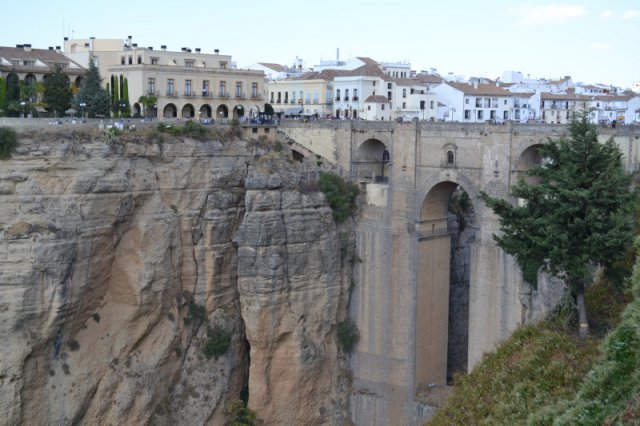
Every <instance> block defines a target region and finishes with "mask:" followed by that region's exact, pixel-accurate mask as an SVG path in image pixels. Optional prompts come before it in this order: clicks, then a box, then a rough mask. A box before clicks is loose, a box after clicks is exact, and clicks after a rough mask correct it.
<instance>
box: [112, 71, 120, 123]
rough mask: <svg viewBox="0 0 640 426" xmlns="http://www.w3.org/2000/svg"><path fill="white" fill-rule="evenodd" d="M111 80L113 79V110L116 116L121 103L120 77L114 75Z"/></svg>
mask: <svg viewBox="0 0 640 426" xmlns="http://www.w3.org/2000/svg"><path fill="white" fill-rule="evenodd" d="M111 81H113V86H111V111H113V114H114V115H115V116H117V115H118V109H119V106H118V104H119V103H120V89H118V77H117V76H114V75H112V76H111Z"/></svg>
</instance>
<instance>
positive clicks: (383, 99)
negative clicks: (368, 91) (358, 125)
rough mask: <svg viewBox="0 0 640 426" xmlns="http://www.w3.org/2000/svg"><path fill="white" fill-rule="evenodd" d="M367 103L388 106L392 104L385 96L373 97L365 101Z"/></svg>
mask: <svg viewBox="0 0 640 426" xmlns="http://www.w3.org/2000/svg"><path fill="white" fill-rule="evenodd" d="M364 102H365V103H370V104H371V103H373V104H388V103H389V102H391V101H390V100H389V99H387V98H386V97H384V96H381V95H371V96H369V97H368V98H367V99H365V100H364Z"/></svg>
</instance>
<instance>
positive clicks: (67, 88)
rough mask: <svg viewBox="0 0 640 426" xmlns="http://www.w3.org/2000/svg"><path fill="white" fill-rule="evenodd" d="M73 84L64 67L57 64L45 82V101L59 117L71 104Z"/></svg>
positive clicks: (54, 114) (55, 115)
mask: <svg viewBox="0 0 640 426" xmlns="http://www.w3.org/2000/svg"><path fill="white" fill-rule="evenodd" d="M71 98H72V94H71V84H70V82H69V77H68V76H66V75H65V74H64V73H63V67H62V66H60V65H56V66H54V68H53V72H52V73H51V74H49V76H48V77H47V79H46V80H45V82H44V102H45V103H46V104H47V106H48V107H49V108H50V109H51V110H52V111H53V116H54V117H58V116H62V114H64V111H66V110H67V108H69V106H71Z"/></svg>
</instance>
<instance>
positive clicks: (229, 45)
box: [0, 0, 640, 87]
mask: <svg viewBox="0 0 640 426" xmlns="http://www.w3.org/2000/svg"><path fill="white" fill-rule="evenodd" d="M129 35H131V36H133V42H134V43H138V44H139V45H140V46H154V47H155V48H156V49H157V48H159V47H160V45H162V44H166V45H167V46H168V49H169V50H180V48H182V47H190V48H192V49H194V48H196V47H200V48H202V50H203V52H206V53H213V50H214V49H220V52H221V53H224V54H230V55H232V59H233V60H234V61H235V62H236V63H237V64H238V66H239V67H243V66H246V65H249V64H251V63H254V62H276V63H280V64H283V65H285V64H293V61H294V59H295V58H296V57H300V58H302V59H303V60H304V63H305V65H306V66H313V65H314V64H318V63H319V62H320V60H327V59H335V58H336V53H337V49H338V48H339V49H340V58H341V59H347V58H349V57H353V56H368V57H371V58H373V59H375V60H377V61H389V62H397V61H407V62H410V63H411V66H412V68H413V69H415V70H418V71H419V70H428V69H431V68H435V69H437V71H438V72H439V73H440V74H441V75H443V74H447V73H450V72H451V73H454V74H460V75H464V76H466V77H469V76H483V77H489V78H496V77H500V76H501V75H502V73H503V71H506V70H514V71H521V72H522V73H523V74H524V75H525V76H526V75H527V74H530V75H531V77H546V78H558V77H562V76H565V75H571V76H572V77H573V79H574V81H582V82H585V83H603V84H614V85H617V86H623V87H631V85H632V84H633V82H635V81H640V51H639V50H640V48H639V44H640V1H638V0H616V1H611V2H603V1H591V0H588V1H586V0H585V1H578V2H571V3H565V2H563V1H551V2H544V1H535V2H534V1H530V2H525V1H521V2H514V1H503V0H484V1H478V0H459V1H456V0H441V1H433V0H429V1H426V0H404V1H388V0H387V1H376V0H366V1H365V0H340V1H338V0H322V1H305V0H298V1H289V0H275V1H265V0H260V1H254V0H238V1H229V0H227V1H224V2H221V1H201V2H194V1H175V0H174V1H165V0H156V1H147V0H129V1H121V0H110V1H100V2H97V1H95V2H94V1H85V2H83V1H73V2H53V1H51V0H23V1H19V2H10V3H8V4H4V5H3V6H2V26H1V27H0V45H2V46H15V45H16V44H23V43H30V44H32V46H33V47H34V48H45V49H46V48H47V47H48V46H56V45H62V44H63V37H65V36H68V37H70V38H71V37H75V38H89V37H90V36H94V37H96V38H122V39H125V38H126V37H127V36H129Z"/></svg>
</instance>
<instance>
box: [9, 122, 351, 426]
mask: <svg viewBox="0 0 640 426" xmlns="http://www.w3.org/2000/svg"><path fill="white" fill-rule="evenodd" d="M300 179H301V173H300V165H299V164H298V163H293V162H291V161H290V160H289V159H287V158H286V157H285V156H283V155H282V154H281V153H279V152H276V151H275V150H272V149H270V147H269V146H268V145H266V143H265V142H258V141H240V140H237V139H235V140H227V141H226V142H222V141H217V140H208V141H197V140H193V139H189V138H180V139H173V138H169V139H166V140H163V139H161V138H160V139H155V140H154V139H149V138H147V137H143V136H140V137H138V138H135V137H130V138H128V140H127V141H123V140H119V139H117V138H115V139H114V138H106V139H105V138H104V137H103V136H102V135H100V134H99V133H94V132H92V131H89V130H79V131H70V130H66V131H58V132H42V131H23V132H22V133H21V134H20V135H19V147H18V151H17V152H16V153H15V154H14V155H13V158H12V159H10V160H7V161H1V162H0V335H1V336H3V338H4V339H3V344H2V345H1V346H0V412H2V413H3V417H2V418H1V419H0V424H7V425H9V424H10V425H21V424H23V425H46V424H87V425H89V424H103V425H109V424H112V425H117V424H132V425H133V424H189V425H200V424H207V425H209V424H211V425H213V424H221V423H222V422H223V416H224V407H225V405H227V404H228V403H229V402H232V401H234V400H236V399H238V398H239V396H240V395H241V394H243V395H245V396H246V395H247V393H248V401H249V407H250V408H252V409H254V410H255V411H256V412H257V414H258V416H259V417H260V418H261V419H262V420H264V421H265V423H266V424H343V423H344V422H345V421H344V419H346V418H348V407H347V398H348V390H347V387H348V380H347V377H348V374H346V373H344V372H345V371H346V369H345V368H344V366H345V365H346V363H347V361H346V360H345V359H344V357H343V356H342V355H341V354H340V353H339V351H338V349H337V347H336V344H335V328H336V323H337V322H338V321H339V320H341V319H342V318H343V317H344V315H345V313H346V304H347V302H348V287H349V284H350V272H349V268H348V267H346V266H345V265H343V263H344V261H343V259H341V256H340V249H339V247H340V244H341V237H342V236H343V235H351V234H349V232H348V231H344V232H341V231H340V230H338V229H337V228H336V225H335V223H334V221H333V219H332V217H331V210H330V208H329V207H328V205H327V204H326V202H325V200H324V196H323V195H322V194H321V193H319V192H317V191H303V192H300V191H299V189H298V188H299V186H300ZM351 238H353V237H352V236H351ZM214 327H219V328H221V329H224V330H227V331H228V332H230V334H231V344H230V347H229V349H228V350H227V352H226V353H225V354H224V355H222V356H219V357H217V358H216V357H210V358H208V357H207V356H206V355H205V353H204V350H203V349H204V347H205V345H206V343H207V335H208V334H207V332H208V330H210V329H212V328H214ZM345 396H346V398H345Z"/></svg>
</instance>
